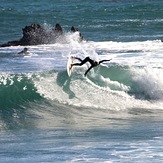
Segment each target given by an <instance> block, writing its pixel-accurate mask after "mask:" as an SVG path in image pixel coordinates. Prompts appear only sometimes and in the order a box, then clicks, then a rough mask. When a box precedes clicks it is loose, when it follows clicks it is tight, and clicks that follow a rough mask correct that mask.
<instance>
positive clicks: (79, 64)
mask: <svg viewBox="0 0 163 163" xmlns="http://www.w3.org/2000/svg"><path fill="white" fill-rule="evenodd" d="M73 58H75V59H78V60H79V61H80V62H81V63H74V64H72V66H82V65H83V64H85V63H86V62H89V63H90V64H91V66H90V67H89V68H88V70H87V71H86V72H85V74H84V76H86V75H87V73H88V72H89V71H90V70H91V69H92V68H93V67H96V66H98V65H99V64H100V63H102V62H106V61H110V60H111V59H110V60H101V61H99V62H97V61H94V60H92V59H90V58H89V57H86V58H85V59H83V60H82V59H80V58H78V57H73Z"/></svg>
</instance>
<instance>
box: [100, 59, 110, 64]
mask: <svg viewBox="0 0 163 163" xmlns="http://www.w3.org/2000/svg"><path fill="white" fill-rule="evenodd" d="M110 60H111V59H105V60H101V61H99V64H101V63H102V62H108V61H110Z"/></svg>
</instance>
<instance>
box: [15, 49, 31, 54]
mask: <svg viewBox="0 0 163 163" xmlns="http://www.w3.org/2000/svg"><path fill="white" fill-rule="evenodd" d="M22 54H29V52H28V48H24V49H23V50H22V51H21V52H19V53H17V55H22Z"/></svg>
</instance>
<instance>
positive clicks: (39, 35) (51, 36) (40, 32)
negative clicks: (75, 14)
mask: <svg viewBox="0 0 163 163" xmlns="http://www.w3.org/2000/svg"><path fill="white" fill-rule="evenodd" d="M22 31H23V37H22V38H21V39H19V40H14V41H9V42H7V43H5V44H0V47H7V46H18V45H23V46H26V45H39V44H52V43H56V41H57V38H59V37H62V36H63V35H64V34H63V30H62V27H61V25H60V24H56V25H55V28H54V29H52V30H51V31H48V30H46V29H44V28H43V27H42V26H41V25H39V24H35V23H33V24H31V25H30V26H26V27H25V28H23V29H22ZM76 31H78V28H75V27H73V26H72V27H71V32H76ZM79 34H80V41H81V40H82V39H83V37H82V35H81V33H80V32H79Z"/></svg>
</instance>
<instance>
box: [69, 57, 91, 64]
mask: <svg viewBox="0 0 163 163" xmlns="http://www.w3.org/2000/svg"><path fill="white" fill-rule="evenodd" d="M80 61H81V63H74V64H72V65H71V66H82V65H83V64H85V63H86V62H90V58H89V57H86V58H85V59H84V60H81V59H80Z"/></svg>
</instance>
